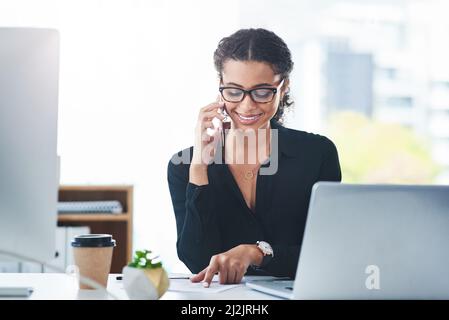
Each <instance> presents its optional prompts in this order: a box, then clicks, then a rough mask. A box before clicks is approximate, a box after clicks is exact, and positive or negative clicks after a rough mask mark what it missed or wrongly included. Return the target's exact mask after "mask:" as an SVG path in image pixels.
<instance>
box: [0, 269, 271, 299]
mask: <svg viewBox="0 0 449 320" xmlns="http://www.w3.org/2000/svg"><path fill="white" fill-rule="evenodd" d="M116 276H117V275H116V274H111V275H110V276H109V280H108V291H110V292H111V293H112V294H114V295H115V296H117V297H118V298H119V299H125V300H128V299H129V298H128V296H127V294H126V292H125V290H124V289H123V284H122V281H121V280H116ZM178 281H179V280H178ZM185 281H190V280H188V279H186V280H185ZM0 286H5V287H6V286H12V287H14V286H15V287H21V286H24V287H32V288H33V289H34V292H33V293H32V294H31V296H30V297H28V298H22V299H31V300H103V299H112V298H111V297H110V296H108V295H107V294H106V293H104V292H101V291H98V290H80V289H78V283H77V279H76V278H75V277H74V276H69V275H66V274H63V273H0ZM8 299H11V298H8ZM15 299H17V298H15ZM161 299H162V300H277V299H278V298H276V297H274V296H271V295H268V294H264V293H261V292H258V291H254V290H251V289H249V288H248V287H246V286H245V285H244V284H242V285H240V286H238V287H235V288H231V289H229V290H226V291H223V292H220V293H207V292H206V293H196V292H195V293H193V292H174V291H170V290H169V291H168V292H166V293H165V294H164V295H163V296H162V298H161Z"/></svg>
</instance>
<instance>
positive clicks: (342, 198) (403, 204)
mask: <svg viewBox="0 0 449 320" xmlns="http://www.w3.org/2000/svg"><path fill="white" fill-rule="evenodd" d="M448 244H449V186H424V185H422V186H421V185H356V184H340V183H338V182H318V183H316V184H315V185H314V187H313V189H312V195H311V199H310V205H309V212H308V217H307V223H306V228H305V232H304V238H303V242H302V247H301V253H300V257H299V262H298V268H297V272H296V277H295V281H294V282H293V281H251V282H248V283H247V286H248V287H250V288H253V289H255V290H259V291H262V292H265V293H268V294H272V295H275V296H278V297H283V298H288V299H407V300H408V299H449V250H448Z"/></svg>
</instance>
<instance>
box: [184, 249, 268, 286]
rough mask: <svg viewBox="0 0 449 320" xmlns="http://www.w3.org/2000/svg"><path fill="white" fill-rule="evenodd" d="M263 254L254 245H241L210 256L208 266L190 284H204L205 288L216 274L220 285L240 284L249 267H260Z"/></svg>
mask: <svg viewBox="0 0 449 320" xmlns="http://www.w3.org/2000/svg"><path fill="white" fill-rule="evenodd" d="M262 259H263V254H262V252H261V251H260V250H259V248H257V246H256V245H251V244H241V245H239V246H237V247H234V248H232V249H230V250H228V251H226V252H224V253H220V254H217V255H214V256H212V258H211V259H210V263H209V266H208V267H206V268H205V269H204V270H203V271H201V272H200V273H198V274H196V275H195V276H193V277H192V278H190V280H191V281H192V282H200V281H203V282H204V286H205V287H206V288H207V287H209V286H210V283H211V282H212V278H213V277H214V275H215V274H216V273H217V272H218V273H219V276H218V277H219V281H220V284H225V283H228V284H229V283H240V281H242V278H243V276H244V275H245V273H246V270H247V269H248V267H249V266H250V265H260V264H261V263H262Z"/></svg>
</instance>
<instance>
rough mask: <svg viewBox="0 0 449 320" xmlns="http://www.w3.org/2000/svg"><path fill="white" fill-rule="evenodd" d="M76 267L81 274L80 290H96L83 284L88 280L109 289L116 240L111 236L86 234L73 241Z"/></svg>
mask: <svg viewBox="0 0 449 320" xmlns="http://www.w3.org/2000/svg"><path fill="white" fill-rule="evenodd" d="M72 247H73V255H74V259H75V265H76V266H77V267H78V271H79V274H80V276H81V277H80V280H79V288H80V289H95V288H93V287H92V286H90V285H88V284H86V283H84V282H83V279H82V278H88V279H90V280H93V281H95V282H97V283H98V284H100V285H102V286H103V287H105V288H106V287H107V284H108V276H109V272H110V270H111V262H112V252H113V249H114V247H115V240H114V239H112V236H111V235H110V234H84V235H79V236H76V237H75V238H74V239H73V240H72Z"/></svg>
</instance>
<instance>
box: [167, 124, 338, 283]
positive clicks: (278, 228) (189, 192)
mask: <svg viewBox="0 0 449 320" xmlns="http://www.w3.org/2000/svg"><path fill="white" fill-rule="evenodd" d="M271 127H272V128H273V129H278V141H279V144H278V145H279V148H278V170H277V172H276V173H275V174H274V175H258V177H257V185H256V209H255V212H254V213H253V212H252V211H251V210H250V209H249V208H248V206H247V205H246V202H245V200H244V198H243V195H242V193H241V192H240V189H239V187H238V185H237V182H236V181H235V180H234V177H233V175H232V173H231V172H230V170H229V168H228V166H227V165H225V164H217V163H212V164H210V165H209V166H208V178H209V184H208V185H204V186H197V185H194V184H192V183H190V182H189V167H190V165H189V164H185V163H181V164H174V162H175V163H176V159H179V157H180V156H181V155H182V152H187V155H188V154H189V152H190V158H191V156H192V153H193V147H191V148H189V149H185V150H183V151H180V152H179V153H178V154H176V155H174V156H173V157H172V160H171V161H170V162H169V164H168V184H169V189H170V194H171V199H172V202H173V209H174V212H175V217H176V227H177V233H178V239H177V244H176V246H177V251H178V256H179V258H180V259H181V261H183V262H184V263H185V264H186V266H187V267H188V268H189V269H190V271H192V272H193V273H198V272H200V271H201V270H203V269H204V268H205V267H207V266H208V264H209V261H210V259H211V257H212V256H213V255H215V254H218V253H222V252H225V251H227V250H229V249H231V248H233V247H235V246H237V245H239V244H255V243H256V242H257V241H259V240H264V241H267V242H268V243H270V244H271V246H272V247H273V251H274V258H273V259H271V261H270V262H269V263H268V264H267V265H266V266H265V267H264V269H263V270H262V274H268V275H274V276H289V277H292V278H293V277H294V276H295V273H296V268H297V264H298V259H299V253H300V249H301V242H302V238H303V233H304V227H305V223H306V217H307V210H308V206H309V199H310V194H311V189H312V186H313V184H314V183H315V182H317V181H341V172H340V164H339V160H338V154H337V149H336V147H335V145H334V144H333V143H332V141H330V140H329V139H328V138H326V137H324V136H321V135H317V134H312V133H307V132H303V131H297V130H293V129H288V128H285V127H283V126H281V125H280V124H279V123H277V122H275V121H274V120H272V121H271ZM185 155H186V154H184V156H185ZM186 159H189V157H188V156H187V157H186ZM178 162H179V161H178ZM186 162H189V161H186ZM269 164H270V163H269V162H268V163H267V164H264V165H263V166H268V165H269ZM247 274H261V272H260V271H258V270H253V269H252V268H249V269H248V272H247Z"/></svg>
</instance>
